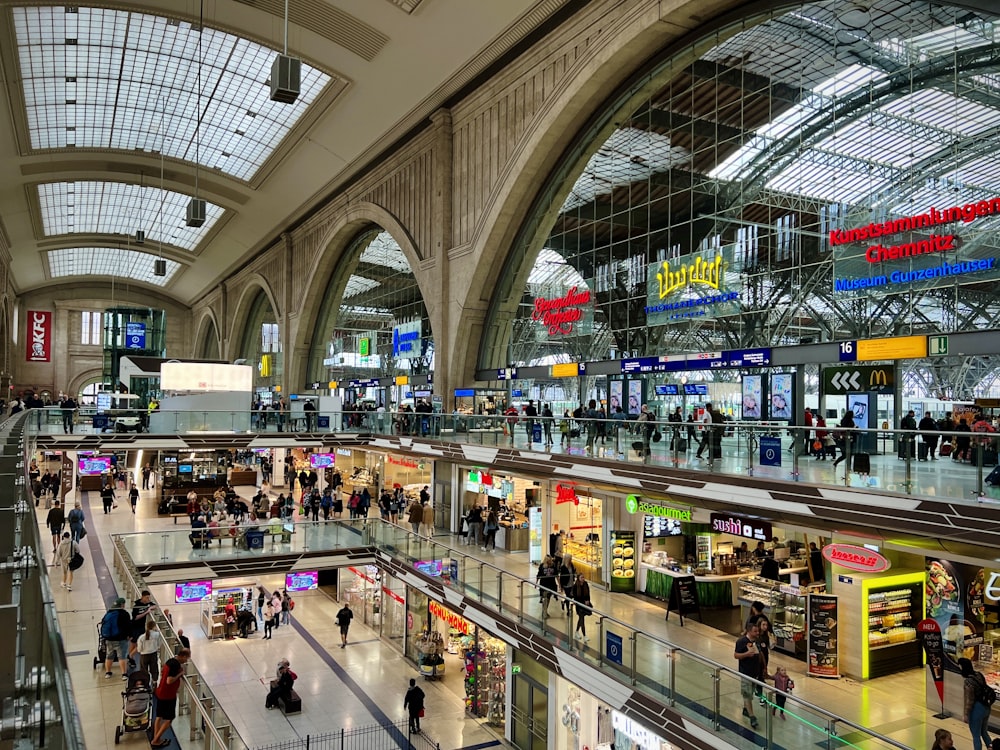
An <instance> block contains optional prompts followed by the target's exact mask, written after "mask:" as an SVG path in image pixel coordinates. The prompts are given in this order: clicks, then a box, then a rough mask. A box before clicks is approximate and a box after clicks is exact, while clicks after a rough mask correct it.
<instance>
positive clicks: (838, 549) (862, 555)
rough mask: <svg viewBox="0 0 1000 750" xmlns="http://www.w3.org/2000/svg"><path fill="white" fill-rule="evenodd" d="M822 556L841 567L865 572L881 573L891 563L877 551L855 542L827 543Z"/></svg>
mask: <svg viewBox="0 0 1000 750" xmlns="http://www.w3.org/2000/svg"><path fill="white" fill-rule="evenodd" d="M823 557H825V558H826V559H827V560H829V561H830V562H832V563H834V564H836V565H840V566H841V567H843V568H849V569H850V570H859V571H862V572H865V573H882V572H883V571H886V570H888V569H889V566H890V565H891V563H890V562H889V561H888V560H887V559H886V558H885V557H883V556H882V555H880V554H879V553H878V552H875V551H874V550H870V549H866V548H865V547H859V546H857V545H856V544H828V545H826V546H825V547H824V548H823Z"/></svg>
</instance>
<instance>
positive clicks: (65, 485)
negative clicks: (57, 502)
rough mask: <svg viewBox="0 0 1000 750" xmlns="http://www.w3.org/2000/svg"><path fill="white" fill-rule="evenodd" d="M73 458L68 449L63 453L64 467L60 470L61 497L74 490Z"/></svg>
mask: <svg viewBox="0 0 1000 750" xmlns="http://www.w3.org/2000/svg"><path fill="white" fill-rule="evenodd" d="M73 468H74V467H73V459H72V458H70V457H69V453H68V452H67V451H63V454H62V469H61V470H60V472H59V485H60V486H59V497H61V498H65V497H66V495H68V494H69V493H70V492H72V491H73V485H74V481H73Z"/></svg>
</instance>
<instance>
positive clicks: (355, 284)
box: [344, 273, 379, 299]
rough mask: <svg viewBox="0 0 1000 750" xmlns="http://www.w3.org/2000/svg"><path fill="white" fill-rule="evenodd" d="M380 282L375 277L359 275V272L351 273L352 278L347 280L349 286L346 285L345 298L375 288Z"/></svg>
mask: <svg viewBox="0 0 1000 750" xmlns="http://www.w3.org/2000/svg"><path fill="white" fill-rule="evenodd" d="M378 285H379V284H378V282H377V281H374V280H373V279H366V278H365V277H364V276H358V275H357V274H353V273H352V274H351V278H349V279H348V280H347V286H346V287H344V299H350V298H351V297H357V296H358V295H359V294H362V293H364V292H367V291H368V290H370V289H374V288H375V287H377V286H378Z"/></svg>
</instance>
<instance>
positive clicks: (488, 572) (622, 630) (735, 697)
mask: <svg viewBox="0 0 1000 750" xmlns="http://www.w3.org/2000/svg"><path fill="white" fill-rule="evenodd" d="M294 527H295V530H294V533H291V534H290V535H288V536H287V537H285V538H284V539H282V540H279V541H276V542H274V543H273V544H274V545H275V548H274V549H275V550H276V551H278V552H281V553H283V554H287V553H288V552H294V551H304V550H305V549H307V545H308V549H310V550H313V551H315V550H334V549H347V548H350V549H355V550H357V549H359V548H365V547H368V548H372V549H373V550H381V551H384V552H386V553H388V554H390V555H392V556H394V557H395V558H397V559H402V560H404V561H406V562H407V563H409V564H412V565H413V566H414V567H416V568H418V569H421V570H424V571H425V572H426V571H433V572H435V573H436V572H437V571H440V576H441V578H442V580H443V581H444V582H445V583H446V584H447V585H449V586H451V587H453V588H455V589H456V590H457V591H459V592H461V593H462V594H464V595H465V596H467V597H469V598H471V599H473V600H475V601H478V602H481V603H483V604H485V605H488V606H491V607H493V608H495V609H497V610H498V611H499V612H500V614H501V615H502V616H504V617H507V618H509V619H511V620H516V621H518V622H520V623H522V624H523V625H524V626H525V627H527V628H529V629H530V630H532V631H534V632H537V633H539V634H541V635H542V636H544V637H545V638H546V639H547V640H549V641H550V642H554V643H555V644H556V645H557V646H558V647H559V648H563V649H566V650H569V651H572V652H573V653H574V654H575V655H576V656H577V657H578V658H579V659H582V660H583V661H586V662H587V663H589V664H591V665H592V666H594V667H596V668H598V669H601V670H603V671H606V672H608V673H609V674H613V675H614V677H615V679H618V680H620V681H621V682H623V683H624V684H627V685H630V686H631V685H635V686H636V687H637V688H638V689H639V690H641V691H643V692H645V693H647V694H648V695H650V696H651V697H652V698H654V699H656V700H659V701H663V702H664V703H667V704H670V705H672V706H673V707H674V709H675V710H677V711H678V712H679V713H681V714H683V715H685V716H686V717H689V718H690V719H692V720H693V721H695V722H697V723H698V724H700V725H702V726H704V727H705V728H707V729H711V730H712V731H718V732H719V733H720V734H721V735H722V736H723V737H724V738H725V741H726V742H727V743H730V744H732V745H733V746H735V747H740V748H743V747H746V748H751V747H761V744H760V738H761V737H762V736H763V737H765V738H766V739H768V741H767V744H765V745H764V747H772V746H775V747H778V746H780V747H788V745H787V736H788V735H787V733H788V731H789V730H788V729H787V726H789V725H788V722H797V725H796V730H795V731H796V732H797V734H795V737H796V738H798V740H797V741H800V740H801V737H802V736H803V735H805V736H807V738H808V743H809V744H808V745H803V746H809V747H814V746H815V747H826V746H829V747H831V748H834V747H837V748H839V747H846V746H849V745H850V746H854V747H863V748H879V749H881V748H905V746H904V745H901V744H899V743H895V742H893V741H892V740H890V739H888V738H885V737H881V736H879V735H878V734H876V733H874V732H872V731H870V730H868V729H865V728H863V727H859V726H856V725H854V724H852V723H851V722H849V721H847V720H845V719H842V718H840V717H838V716H837V715H836V714H835V713H832V712H828V711H826V710H824V709H822V708H819V707H816V706H812V705H810V704H808V703H806V702H804V701H801V700H800V699H798V698H797V697H795V696H794V695H790V696H788V698H787V702H786V705H785V711H786V715H787V716H786V719H784V720H781V719H780V717H778V716H777V715H776V716H772V715H771V706H772V705H773V700H774V689H773V687H768V686H767V685H763V684H761V685H760V687H761V692H762V695H763V697H764V698H765V701H770V702H769V703H766V705H765V706H760V705H759V703H757V699H756V698H755V703H754V705H755V712H756V714H757V718H758V721H759V723H760V725H759V727H758V731H757V732H751V731H750V726H749V723H748V721H747V720H745V719H743V717H742V715H741V714H742V707H743V703H742V697H741V694H740V683H741V677H740V676H739V674H738V673H737V672H736V671H735V670H734V669H731V668H730V667H728V666H724V665H721V664H716V663H713V662H712V661H710V660H708V659H706V658H704V657H702V656H699V655H698V654H695V653H693V652H691V651H689V650H686V649H684V648H682V647H680V646H677V645H676V644H672V643H671V642H669V641H668V640H667V639H665V638H660V637H657V636H653V635H649V634H648V633H644V632H641V631H639V630H637V629H636V628H635V627H633V626H632V625H630V624H629V623H626V622H622V621H621V620H617V619H615V618H614V617H612V616H610V615H607V614H604V613H602V612H600V611H597V610H592V611H591V614H590V615H589V616H588V617H587V622H586V630H587V635H588V638H587V639H586V640H584V639H583V638H580V637H575V633H574V631H575V628H576V622H577V614H576V612H575V611H574V608H573V607H570V611H569V612H565V611H564V610H563V609H562V608H561V607H560V604H562V603H563V602H564V599H563V598H562V597H559V596H558V595H557V596H554V597H553V599H552V601H551V602H550V604H549V609H548V616H543V600H542V596H541V595H542V593H543V592H542V591H541V590H540V589H539V587H538V586H537V584H536V583H535V582H534V581H531V580H528V579H525V578H521V577H519V576H516V575H514V574H512V573H510V572H509V571H506V570H503V569H501V568H500V567H498V566H496V565H493V564H491V563H490V562H488V561H483V560H479V559H477V558H474V557H470V556H468V555H466V554H465V553H463V552H462V551H461V549H460V548H459V549H456V548H452V547H450V546H448V545H446V544H443V543H442V542H440V541H437V540H435V539H433V538H427V537H421V536H419V535H416V534H413V533H412V532H410V531H407V530H406V529H404V528H402V527H400V526H396V525H393V524H390V523H388V522H385V521H382V520H381V519H341V520H334V521H319V522H316V523H312V522H300V523H296V524H295V525H294ZM187 533H188V531H187V530H176V531H175V530H169V531H165V532H160V533H153V534H149V533H146V534H121V535H116V537H115V543H116V545H117V546H118V548H119V549H120V550H121V551H122V553H123V557H127V558H128V562H127V565H128V566H129V567H130V568H133V569H134V568H141V567H143V566H145V565H163V564H168V563H170V562H174V561H183V560H187V559H201V558H203V557H208V556H212V557H213V558H216V559H226V558H230V559H240V558H244V557H250V556H253V557H260V556H264V555H267V554H268V553H269V549H271V548H270V547H268V546H267V545H265V549H264V550H255V551H247V550H242V549H239V548H238V547H234V546H233V545H232V544H231V543H228V544H227V543H223V544H213V545H211V546H210V547H208V548H207V549H201V550H193V549H191V546H190V540H189V539H188V538H187ZM150 539H153V540H155V541H153V542H150ZM775 721H783V722H784V724H785V726H784V727H780V726H778V725H776V724H775V723H774V722H775ZM772 730H773V731H772ZM831 730H835V731H836V733H837V734H839V735H848V734H849V736H850V743H849V745H848V744H845V743H844V742H841V741H840V740H839V739H838V738H837V737H833V736H831V734H830V732H831ZM768 733H770V734H768ZM783 737H784V740H783ZM755 738H756V739H755ZM827 743H832V744H827Z"/></svg>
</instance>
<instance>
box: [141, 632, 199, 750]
mask: <svg viewBox="0 0 1000 750" xmlns="http://www.w3.org/2000/svg"><path fill="white" fill-rule="evenodd" d="M190 658H191V649H189V648H182V649H181V650H180V651H178V652H177V656H175V657H173V658H172V659H167V662H166V664H164V665H163V669H162V670H161V671H160V681H159V683H158V684H157V686H156V690H155V691H154V694H155V695H156V720H155V721H154V722H153V737H152V739H151V740H150V743H149V744H150V745H151V746H153V747H166V746H167V745H169V744H170V740H169V739H167V740H165V739H163V735H164V734H166V731H167V730H168V729H170V725H171V723H173V720H174V717H175V716H177V693H178V692H180V689H181V677H183V676H184V665H185V664H187V663H188V660H189V659H190Z"/></svg>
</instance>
